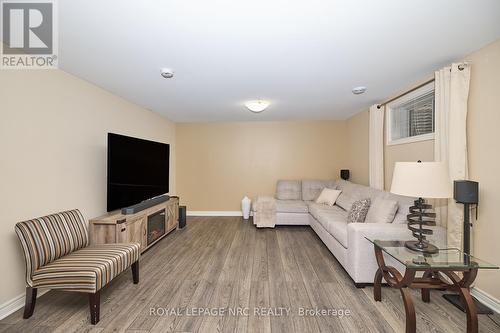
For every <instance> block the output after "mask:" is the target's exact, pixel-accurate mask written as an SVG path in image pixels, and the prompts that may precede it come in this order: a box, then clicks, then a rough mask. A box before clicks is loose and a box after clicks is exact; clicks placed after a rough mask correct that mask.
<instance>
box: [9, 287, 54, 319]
mask: <svg viewBox="0 0 500 333" xmlns="http://www.w3.org/2000/svg"><path fill="white" fill-rule="evenodd" d="M38 291H40V289H39V290H38ZM48 291H49V290H47V289H46V290H42V291H40V292H39V293H38V295H37V298H38V297H40V296H42V295H43V294H45V293H47V292H48ZM25 301H26V295H25V294H21V295H19V296H16V297H14V298H13V299H11V300H9V301H7V302H5V303H3V304H2V305H0V320H2V319H4V318H5V317H7V316H9V315H11V314H13V313H14V312H16V311H17V310H19V309H20V308H22V307H24V303H25Z"/></svg>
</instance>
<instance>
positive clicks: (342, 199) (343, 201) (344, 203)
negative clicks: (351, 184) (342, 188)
mask: <svg viewBox="0 0 500 333" xmlns="http://www.w3.org/2000/svg"><path fill="white" fill-rule="evenodd" d="M355 201H356V199H354V198H353V197H351V196H350V195H349V194H346V193H344V192H342V193H340V196H339V197H338V199H337V201H336V202H335V204H336V205H337V206H339V207H340V208H342V209H344V210H345V211H350V210H351V207H352V204H353V203H354V202H355Z"/></svg>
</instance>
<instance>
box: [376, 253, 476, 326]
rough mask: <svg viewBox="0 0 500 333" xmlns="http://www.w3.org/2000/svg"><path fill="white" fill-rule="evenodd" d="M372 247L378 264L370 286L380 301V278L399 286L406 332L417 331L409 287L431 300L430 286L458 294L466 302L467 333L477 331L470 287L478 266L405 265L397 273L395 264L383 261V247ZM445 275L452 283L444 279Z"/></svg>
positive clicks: (428, 300)
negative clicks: (414, 266)
mask: <svg viewBox="0 0 500 333" xmlns="http://www.w3.org/2000/svg"><path fill="white" fill-rule="evenodd" d="M374 247H375V257H376V259H377V263H378V267H379V268H378V270H377V273H375V280H374V285H373V297H374V299H375V301H377V302H380V301H381V300H382V278H384V279H385V281H386V282H387V283H388V284H389V285H390V286H391V287H393V288H396V289H399V291H400V292H401V296H403V303H404V306H405V313H406V333H415V332H416V326H417V325H416V316H415V306H414V305H413V301H412V297H411V293H410V288H414V289H421V293H422V301H424V302H426V303H428V302H430V290H431V289H447V290H452V291H457V292H459V293H460V296H461V299H462V302H463V303H464V305H465V309H466V313H467V333H477V332H478V322H477V311H476V306H475V304H474V301H473V299H472V296H471V294H470V291H469V287H470V285H471V284H472V282H474V280H475V278H476V275H477V268H474V269H467V270H459V269H458V270H457V269H451V268H450V269H429V268H426V267H425V266H422V268H406V270H405V273H404V276H402V275H401V273H399V271H398V270H396V269H395V268H394V267H391V266H387V265H386V264H385V261H384V255H383V253H382V249H380V248H379V247H377V246H376V245H375V246H374ZM418 271H423V272H424V274H423V276H422V277H420V278H417V277H415V274H416V273H417V272H418ZM455 272H462V273H463V277H462V278H460V277H459V276H458V275H457V274H456V273H455ZM443 275H444V276H446V277H447V278H448V279H449V280H450V281H451V283H449V282H448V281H447V280H446V279H444V277H443Z"/></svg>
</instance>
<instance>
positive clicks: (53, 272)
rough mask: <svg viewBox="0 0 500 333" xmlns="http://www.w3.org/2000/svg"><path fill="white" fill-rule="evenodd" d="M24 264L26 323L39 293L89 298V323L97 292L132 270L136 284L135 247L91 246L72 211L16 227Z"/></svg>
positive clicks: (97, 303) (81, 221) (96, 317)
mask: <svg viewBox="0 0 500 333" xmlns="http://www.w3.org/2000/svg"><path fill="white" fill-rule="evenodd" d="M15 230H16V233H17V235H18V237H19V240H20V241H21V245H22V248H23V250H24V257H25V260H26V305H25V307H24V316H23V317H24V318H29V317H31V315H32V314H33V310H34V309H35V302H36V293H37V288H48V289H58V290H65V291H77V292H82V293H88V294H89V305H90V321H91V323H92V324H96V323H97V322H98V321H99V306H100V291H101V289H102V288H103V287H104V286H105V285H106V284H107V283H109V282H110V281H111V280H112V279H113V278H115V277H116V276H118V274H120V273H121V272H123V271H125V270H126V269H127V268H128V267H129V266H132V276H133V281H134V283H135V284H137V283H139V255H140V251H139V244H135V243H131V244H102V245H95V246H89V236H88V231H87V225H86V223H85V220H84V219H83V217H82V214H81V213H80V211H79V210H77V209H75V210H70V211H66V212H61V213H57V214H53V215H48V216H44V217H39V218H36V219H33V220H29V221H24V222H19V223H17V224H16V227H15Z"/></svg>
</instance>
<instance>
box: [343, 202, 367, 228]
mask: <svg viewBox="0 0 500 333" xmlns="http://www.w3.org/2000/svg"><path fill="white" fill-rule="evenodd" d="M370 204H371V200H370V199H362V200H358V201H355V202H354V203H353V204H352V207H351V210H350V211H349V215H347V223H356V222H358V223H359V222H365V218H366V214H368V209H369V208H370Z"/></svg>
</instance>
